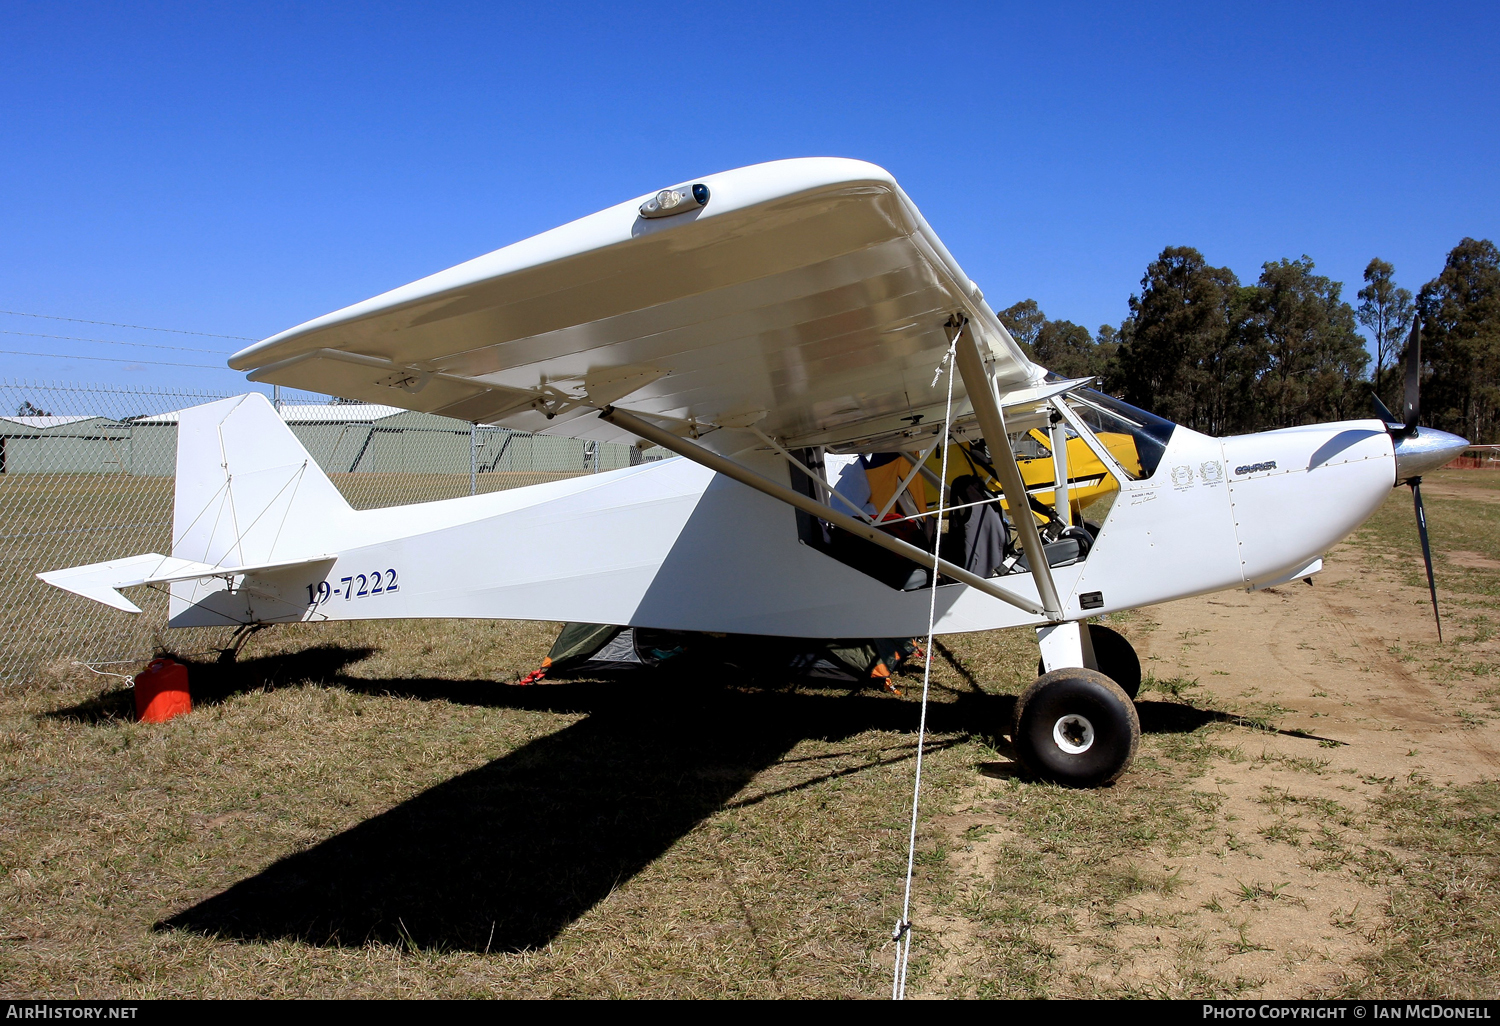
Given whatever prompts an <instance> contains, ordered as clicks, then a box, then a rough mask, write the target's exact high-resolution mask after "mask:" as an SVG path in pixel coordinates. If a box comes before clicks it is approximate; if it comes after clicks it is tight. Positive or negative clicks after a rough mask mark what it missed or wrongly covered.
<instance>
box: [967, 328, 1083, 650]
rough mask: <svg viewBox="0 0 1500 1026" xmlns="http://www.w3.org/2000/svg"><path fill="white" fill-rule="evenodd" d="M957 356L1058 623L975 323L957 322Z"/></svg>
mask: <svg viewBox="0 0 1500 1026" xmlns="http://www.w3.org/2000/svg"><path fill="white" fill-rule="evenodd" d="M955 344H956V347H957V356H958V373H959V375H960V376H961V377H962V378H963V380H964V391H965V392H967V393H968V394H969V404H970V405H971V406H973V407H974V418H975V419H976V420H978V421H979V431H980V433H981V434H983V435H984V440H985V443H986V444H987V445H988V446H989V450H990V460H991V461H992V462H993V463H994V465H995V470H996V471H997V472H998V473H999V474H1000V488H1001V490H1002V491H1003V492H1004V493H1005V504H1006V506H1008V507H1009V508H1010V515H1011V519H1012V520H1014V521H1015V524H1016V533H1017V534H1018V535H1020V539H1021V551H1022V552H1024V553H1025V554H1026V562H1027V563H1029V564H1030V566H1031V574H1032V578H1033V579H1034V580H1035V581H1036V591H1037V594H1038V595H1040V596H1041V599H1042V607H1043V609H1045V610H1046V615H1047V619H1049V620H1051V621H1052V622H1053V623H1057V622H1059V621H1061V620H1062V619H1063V611H1062V603H1061V602H1060V601H1058V598H1057V585H1056V584H1054V583H1053V581H1052V567H1051V566H1050V565H1048V563H1047V553H1046V552H1045V551H1044V550H1043V548H1042V536H1041V534H1039V533H1038V532H1037V529H1036V517H1034V516H1032V515H1031V504H1030V503H1029V502H1028V501H1027V494H1026V482H1025V481H1024V480H1023V479H1022V477H1021V468H1020V467H1019V466H1017V465H1016V454H1015V453H1013V452H1011V449H1010V437H1009V436H1008V435H1007V434H1006V432H1005V415H1004V414H1003V413H1001V412H1000V403H999V401H998V400H996V398H995V388H994V385H993V384H992V383H991V382H990V376H989V374H988V373H986V372H985V369H984V360H983V358H982V357H981V356H980V355H979V347H978V345H976V344H975V342H974V325H973V323H972V322H970V321H968V320H964V321H963V323H962V324H960V325H959V326H958V338H957V339H955Z"/></svg>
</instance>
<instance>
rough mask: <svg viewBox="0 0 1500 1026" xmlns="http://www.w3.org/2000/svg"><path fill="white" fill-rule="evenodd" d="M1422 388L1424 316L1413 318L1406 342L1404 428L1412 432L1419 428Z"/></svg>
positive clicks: (1407, 431)
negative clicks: (1418, 419)
mask: <svg viewBox="0 0 1500 1026" xmlns="http://www.w3.org/2000/svg"><path fill="white" fill-rule="evenodd" d="M1421 389H1422V317H1421V315H1420V314H1418V315H1416V316H1414V317H1413V318H1412V320H1411V338H1410V339H1408V340H1407V342H1406V403H1405V405H1406V409H1405V410H1403V411H1402V412H1403V413H1405V414H1406V417H1405V422H1406V426H1405V427H1404V428H1403V429H1402V430H1403V431H1404V432H1405V433H1406V434H1408V435H1409V434H1411V433H1412V432H1413V431H1415V430H1416V429H1417V415H1418V413H1419V412H1420V410H1421Z"/></svg>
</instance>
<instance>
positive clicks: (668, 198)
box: [641, 182, 708, 217]
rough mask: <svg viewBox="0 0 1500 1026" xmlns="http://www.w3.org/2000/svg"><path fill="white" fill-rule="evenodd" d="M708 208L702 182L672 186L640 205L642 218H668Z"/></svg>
mask: <svg viewBox="0 0 1500 1026" xmlns="http://www.w3.org/2000/svg"><path fill="white" fill-rule="evenodd" d="M706 206H708V186H706V185H704V184H703V183H702V182H698V183H696V184H694V185H674V186H673V187H672V188H670V189H663V190H662V191H661V192H659V193H657V194H656V195H655V196H652V197H651V198H650V199H648V200H647V201H646V202H644V203H642V204H641V216H642V217H669V216H671V215H672V214H684V213H687V212H688V211H689V210H698V209H700V208H702V207H706Z"/></svg>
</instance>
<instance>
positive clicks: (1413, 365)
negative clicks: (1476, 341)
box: [1370, 319, 1469, 641]
mask: <svg viewBox="0 0 1500 1026" xmlns="http://www.w3.org/2000/svg"><path fill="white" fill-rule="evenodd" d="M1421 387H1422V326H1421V322H1420V321H1419V320H1417V319H1413V321H1412V325H1411V338H1410V340H1408V342H1407V343H1406V390H1405V395H1404V396H1403V397H1402V399H1403V402H1402V406H1403V410H1402V412H1403V413H1404V414H1405V417H1404V419H1402V420H1399V421H1398V420H1397V419H1396V416H1395V414H1393V413H1391V411H1390V409H1388V408H1387V407H1386V405H1385V403H1383V402H1381V401H1380V396H1379V395H1372V396H1371V397H1370V399H1371V405H1373V406H1374V408H1375V416H1377V417H1379V418H1380V419H1381V420H1382V421H1383V422H1384V423H1385V429H1386V430H1387V431H1389V432H1390V434H1391V441H1392V443H1393V445H1394V447H1395V450H1396V484H1398V485H1400V484H1401V483H1402V482H1405V483H1406V484H1408V485H1410V486H1411V497H1412V506H1413V509H1414V510H1415V511H1416V514H1417V534H1418V535H1420V536H1421V539H1422V561H1423V563H1425V564H1426V567H1427V591H1428V593H1429V594H1430V595H1431V596H1432V615H1433V618H1434V619H1436V620H1437V632H1438V640H1439V641H1442V640H1443V618H1442V616H1441V615H1440V614H1439V613H1438V601H1437V583H1436V582H1435V581H1434V580H1433V577H1432V547H1431V545H1430V544H1429V542H1428V539H1427V511H1426V509H1424V508H1423V506H1422V475H1423V474H1425V473H1426V472H1427V471H1429V470H1436V469H1437V468H1438V467H1441V466H1443V464H1445V463H1447V462H1448V461H1449V460H1451V459H1453V458H1454V457H1455V456H1458V455H1459V454H1460V453H1462V452H1463V451H1464V450H1465V449H1467V448H1468V447H1469V441H1468V439H1466V438H1460V437H1459V436H1458V435H1453V434H1449V433H1448V432H1446V431H1439V430H1437V429H1436V428H1418V427H1417V418H1418V417H1419V416H1420V414H1421Z"/></svg>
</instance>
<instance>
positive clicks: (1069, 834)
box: [0, 472, 1500, 997]
mask: <svg viewBox="0 0 1500 1026" xmlns="http://www.w3.org/2000/svg"><path fill="white" fill-rule="evenodd" d="M1491 477H1493V478H1495V480H1494V481H1491V480H1490V478H1491ZM1426 491H1427V494H1428V496H1429V513H1430V516H1431V520H1432V523H1433V531H1434V545H1435V548H1436V549H1437V551H1438V552H1439V563H1438V569H1439V581H1440V585H1441V592H1440V594H1441V597H1442V602H1443V610H1444V615H1445V620H1444V624H1445V632H1446V637H1447V638H1448V641H1447V643H1446V644H1444V645H1441V646H1440V645H1438V643H1437V640H1436V637H1435V632H1434V630H1433V625H1432V620H1431V609H1430V607H1429V606H1428V603H1427V597H1426V589H1425V581H1424V580H1423V579H1422V578H1421V570H1420V557H1419V555H1417V553H1418V550H1417V547H1416V543H1415V538H1414V530H1413V528H1412V526H1411V521H1410V507H1409V500H1408V499H1406V498H1405V497H1404V495H1402V494H1396V495H1393V497H1392V500H1391V502H1390V503H1388V504H1387V506H1386V507H1385V508H1384V509H1382V511H1381V512H1380V513H1378V514H1377V515H1376V517H1375V518H1374V519H1373V520H1372V521H1371V523H1370V524H1369V525H1367V527H1366V528H1364V529H1362V530H1361V532H1360V533H1359V534H1358V535H1356V536H1355V538H1354V539H1352V540H1351V541H1350V542H1349V543H1346V544H1345V545H1343V546H1341V547H1340V548H1339V549H1338V550H1336V551H1335V552H1333V553H1331V554H1330V555H1329V558H1328V560H1327V569H1326V570H1325V571H1324V572H1323V573H1321V574H1320V575H1318V576H1317V577H1316V578H1315V583H1314V584H1313V585H1312V586H1308V585H1306V584H1302V583H1300V582H1299V583H1296V584H1293V585H1287V586H1283V587H1278V588H1276V589H1272V590H1268V591H1263V592H1256V593H1251V594H1246V593H1242V592H1231V593H1227V594H1221V595H1215V596H1209V597H1206V598H1200V599H1194V600H1189V601H1184V602H1180V603H1174V604H1171V605H1166V606H1162V607H1157V608H1151V609H1146V610H1141V611H1138V612H1136V613H1134V614H1131V615H1128V616H1124V617H1116V618H1112V619H1111V621H1110V622H1111V624H1112V625H1113V626H1115V627H1117V628H1118V629H1120V630H1121V631H1122V632H1124V633H1125V634H1127V636H1129V637H1130V638H1131V640H1132V641H1133V642H1134V644H1135V645H1136V647H1137V649H1138V650H1139V652H1140V653H1141V655H1142V658H1143V663H1144V666H1145V668H1146V670H1147V674H1148V677H1147V682H1146V686H1145V688H1144V689H1143V692H1142V694H1141V696H1140V701H1139V704H1138V708H1139V710H1140V714H1141V721H1142V726H1143V731H1144V736H1143V740H1142V745H1141V750H1140V755H1139V756H1138V758H1137V762H1136V764H1135V766H1134V767H1133V768H1132V770H1131V772H1130V773H1129V774H1128V775H1127V776H1126V777H1125V778H1123V779H1122V780H1121V781H1120V782H1119V783H1118V784H1116V785H1115V786H1113V787H1110V788H1105V789H1101V790H1098V791H1089V792H1079V791H1069V790H1064V789H1061V788H1057V787H1053V786H1050V785H1042V784H1038V783H1035V782H1032V781H1029V780H1027V779H1025V777H1024V776H1023V775H1021V774H1020V773H1019V772H1018V770H1017V767H1016V766H1015V764H1014V762H1013V761H1012V760H1011V758H1010V750H1009V747H1008V744H1007V742H1006V741H1005V739H1004V738H1003V737H1002V736H1001V734H1000V730H999V727H1000V725H1001V724H1004V723H1005V722H1007V719H1008V713H1009V709H1010V702H1011V700H1010V698H1009V697H1008V696H1010V695H1014V694H1016V693H1017V692H1018V691H1019V690H1020V689H1021V688H1022V687H1024V685H1025V684H1026V683H1027V682H1029V679H1030V677H1031V675H1032V674H1034V672H1035V670H1034V667H1035V661H1036V649H1035V644H1034V642H1032V641H1031V640H1030V639H1029V638H1026V637H1024V636H1021V635H1019V634H1016V633H997V634H987V635H970V636H954V637H949V638H945V639H942V641H941V643H940V645H939V646H938V652H939V656H940V658H939V659H937V660H936V661H935V664H934V678H933V679H934V690H933V705H932V708H931V712H930V726H931V730H932V733H931V735H930V743H931V748H930V749H929V754H928V759H927V763H926V769H925V771H924V773H925V777H924V779H925V780H926V789H925V792H924V802H923V818H922V824H921V830H920V832H919V846H918V847H919V852H918V855H919V857H918V872H917V878H916V892H915V893H916V906H915V911H914V915H913V920H914V922H915V924H916V925H915V930H914V937H915V944H914V947H913V962H912V974H913V976H912V981H911V992H912V993H915V994H919V995H922V996H931V997H945V996H983V997H988V996H1000V997H1003V996H1030V995H1046V996H1057V997H1063V996H1080V995H1081V996H1130V995H1163V996H1232V995H1245V996H1262V995H1264V996H1280V997H1294V996H1312V995H1326V994H1342V995H1347V994H1372V995H1373V994H1379V995H1391V996H1418V995H1422V996H1426V995H1449V996H1486V997H1494V996H1496V994H1497V993H1500V982H1497V980H1500V794H1497V788H1496V785H1495V781H1496V778H1497V777H1500V773H1497V764H1496V757H1497V754H1500V704H1497V702H1500V643H1497V640H1496V635H1495V632H1494V630H1493V620H1494V615H1495V611H1496V608H1497V599H1500V475H1488V476H1481V475H1480V474H1479V473H1473V474H1467V475H1465V474H1462V473H1458V474H1455V473H1453V472H1448V473H1446V474H1442V475H1437V476H1436V477H1434V478H1432V479H1430V480H1429V483H1428V485H1427V487H1426ZM1492 564H1494V565H1492ZM553 633H555V627H551V626H548V625H533V624H486V625H472V624H433V623H421V624H383V625H364V626H360V625H349V626H343V627H340V628H338V630H333V631H330V630H321V631H319V630H314V629H305V628H296V629H289V630H282V629H278V630H277V631H272V632H267V633H266V634H264V635H261V636H258V637H257V638H256V639H255V640H253V641H252V642H251V644H250V645H249V646H248V647H247V649H246V650H245V653H244V655H243V657H242V660H241V663H240V665H239V666H238V667H237V668H234V669H229V670H225V669H219V668H217V667H215V666H213V665H212V664H211V663H204V662H196V663H194V666H193V673H194V689H195V703H196V708H195V710H194V711H193V713H191V714H190V715H188V716H186V717H182V718H180V719H179V720H176V721H173V722H172V723H170V724H167V725H165V726H162V727H153V726H150V725H146V724H139V723H134V722H132V721H131V719H130V717H129V715H128V710H129V707H130V693H129V692H128V690H125V689H124V688H122V687H120V686H119V683H118V681H112V680H107V679H105V678H98V677H94V676H92V675H89V674H87V673H86V672H83V671H80V670H78V669H76V668H70V667H67V666H59V667H57V668H56V670H55V672H53V673H52V674H51V675H49V676H46V677H45V678H43V679H40V680H38V681H35V682H34V683H32V684H31V685H28V686H27V687H23V688H9V689H4V690H0V993H4V994H6V995H13V996H45V995H57V996H73V995H82V996H101V997H102V996H124V997H130V996H172V995H202V996H236V995H259V996H320V997H341V996H453V997H462V996H536V997H557V996H767V997H774V996H787V997H798V996H822V997H830V996H841V997H860V996H864V997H880V996H882V995H883V994H888V993H889V986H890V970H891V954H892V953H891V945H890V942H889V936H890V929H891V924H892V922H893V921H894V920H895V917H896V913H897V911H898V909H899V908H900V900H901V881H902V874H903V872H904V867H905V851H906V849H905V844H906V822H907V819H906V817H907V816H908V815H909V809H910V791H909V788H910V781H911V771H912V755H913V752H914V741H915V732H914V727H915V723H916V712H917V706H916V702H915V698H914V693H915V689H914V688H913V687H912V684H913V683H914V682H913V681H912V680H910V679H907V680H906V681H905V684H906V687H907V694H906V695H905V696H903V697H900V698H898V697H895V696H891V695H886V694H883V693H880V692H878V691H869V690H864V691H860V690H849V689H840V688H819V687H813V686H807V685H796V686H793V685H789V684H788V683H787V682H784V681H782V682H777V681H774V680H773V681H766V680H742V679H728V678H722V675H720V674H712V675H706V674H703V673H702V672H698V673H690V674H686V675H681V674H679V675H678V676H676V677H667V678H654V677H653V678H637V679H635V680H634V681H623V682H622V681H598V682H590V681H583V682H576V683H568V684H558V685H552V686H538V687H528V688H516V687H512V686H510V685H509V684H508V682H510V681H514V680H515V679H516V678H517V677H519V676H521V675H522V674H524V673H526V672H527V671H528V670H530V669H532V668H533V667H534V666H535V665H536V663H537V662H538V660H539V659H540V657H541V655H542V653H543V652H545V650H546V648H547V645H548V643H549V642H550V639H551V636H552V634H553Z"/></svg>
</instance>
